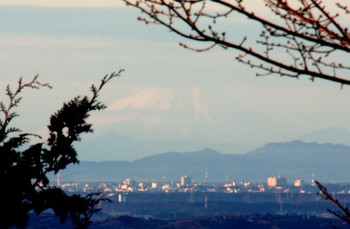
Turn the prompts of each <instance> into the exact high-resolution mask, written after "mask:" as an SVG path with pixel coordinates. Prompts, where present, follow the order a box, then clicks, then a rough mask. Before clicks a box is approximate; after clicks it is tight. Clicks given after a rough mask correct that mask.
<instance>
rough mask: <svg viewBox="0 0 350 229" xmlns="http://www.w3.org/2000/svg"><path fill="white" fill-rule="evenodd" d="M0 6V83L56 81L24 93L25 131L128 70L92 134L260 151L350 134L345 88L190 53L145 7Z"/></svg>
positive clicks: (227, 56)
mask: <svg viewBox="0 0 350 229" xmlns="http://www.w3.org/2000/svg"><path fill="white" fill-rule="evenodd" d="M0 11H1V13H0V20H1V23H0V34H1V36H0V39H1V43H0V49H1V50H2V52H1V53H0V59H1V62H2V65H1V67H0V68H1V74H2V77H1V78H0V86H1V88H2V89H4V88H5V86H6V85H7V84H11V85H15V84H16V82H17V80H18V78H19V77H21V76H23V78H24V79H25V80H29V79H31V77H32V76H33V75H36V74H39V75H40V80H41V81H42V82H49V83H50V84H51V85H52V86H53V89H52V90H49V89H46V88H44V89H41V90H39V91H26V92H25V97H24V100H23V104H22V106H21V107H20V108H19V109H18V111H19V114H20V115H21V116H20V117H19V118H18V120H16V123H18V125H19V126H21V128H22V130H23V131H25V132H35V133H39V134H42V135H44V136H45V133H46V131H45V128H46V125H47V124H48V120H49V115H50V114H52V113H53V112H55V111H56V110H57V109H58V108H60V106H61V105H62V103H63V102H64V101H67V100H68V99H70V98H72V97H73V96H76V95H85V94H88V93H89V86H90V85H91V84H92V83H95V82H98V81H99V80H100V78H101V77H102V76H104V75H105V74H108V73H110V72H113V71H118V70H119V69H125V70H126V71H125V72H124V73H123V75H122V77H121V78H118V79H117V80H115V81H113V83H111V84H110V85H108V87H107V88H106V90H105V91H103V93H102V94H101V100H102V101H104V102H105V103H106V104H107V105H108V108H107V109H106V110H104V111H101V112H99V113H94V114H93V116H92V117H91V121H92V122H93V123H94V124H95V128H94V129H95V130H96V131H95V133H94V134H93V135H90V136H86V138H85V139H86V140H93V139H97V138H100V137H103V136H105V135H106V134H109V133H113V134H117V135H124V136H128V137H131V138H135V139H143V140H188V141H196V142H209V143H210V142H212V143H217V142H225V143H230V144H234V145H244V146H247V148H250V149H253V148H255V147H257V146H261V145H263V144H265V143H269V142H279V141H288V140H294V139H298V138H300V137H302V136H304V135H308V134H310V133H312V132H315V131H319V130H322V129H327V128H330V127H335V128H342V129H344V130H347V131H349V130H350V122H349V121H348V120H349V117H350V110H349V109H348V107H349V105H350V101H349V99H348V98H349V96H350V89H349V88H348V87H344V88H343V89H340V85H337V84H334V83H329V82H324V81H322V80H316V81H315V82H311V81H309V80H308V79H299V80H295V79H290V78H280V77H271V76H269V77H255V71H254V69H250V68H249V67H247V66H244V65H241V64H239V63H237V62H235V60H234V58H235V56H236V55H237V54H238V52H234V51H227V50H223V49H219V48H216V49H214V50H211V51H210V52H204V53H196V52H193V51H189V50H186V49H183V48H182V47H180V46H179V45H178V43H179V41H184V40H183V39H181V38H179V37H177V36H174V34H172V33H170V32H169V31H168V30H167V29H164V28H161V27H157V26H146V25H144V24H142V23H140V22H138V21H137V20H136V18H137V16H138V12H137V11H136V10H134V9H128V8H126V7H125V6H124V5H123V4H122V3H121V2H119V1H118V2H117V1H60V3H59V4H58V3H57V1H34V0H33V1H24V0H22V1H20V0H18V1H0ZM232 25H233V26H234V27H235V28H238V30H237V31H238V32H240V33H242V34H241V36H243V35H244V34H246V33H251V34H254V33H255V32H256V33H258V32H259V31H255V27H254V24H250V23H246V22H244V23H243V22H241V21H239V20H234V21H232ZM237 35H240V34H237ZM346 58H349V57H346ZM349 61H350V60H348V61H347V62H349ZM344 62H346V60H344ZM3 91H4V90H1V93H2V94H1V96H3ZM83 140H84V139H83ZM242 153H243V152H242ZM80 158H82V159H84V153H83V152H81V154H80ZM98 158H99V155H96V157H92V158H89V159H91V160H98ZM107 159H108V158H107Z"/></svg>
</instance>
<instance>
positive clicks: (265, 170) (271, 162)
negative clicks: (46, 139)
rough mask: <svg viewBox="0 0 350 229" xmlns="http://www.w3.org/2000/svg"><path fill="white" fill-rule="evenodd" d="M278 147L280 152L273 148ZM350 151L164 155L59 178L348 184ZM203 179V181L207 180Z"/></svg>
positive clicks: (97, 165) (87, 167) (85, 166)
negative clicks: (284, 180) (278, 178)
mask: <svg viewBox="0 0 350 229" xmlns="http://www.w3.org/2000/svg"><path fill="white" fill-rule="evenodd" d="M276 146H278V147H276ZM349 165H350V147H348V146H344V145H341V144H319V143H305V142H302V141H291V142H284V143H272V144H266V145H264V146H263V147H260V148H258V149H256V150H254V151H250V152H249V153H246V154H242V155H232V154H231V155H230V154H222V153H219V152H217V151H215V150H212V149H203V150H200V151H192V152H187V153H184V152H167V153H162V154H159V155H153V156H148V157H144V158H141V159H138V160H134V161H131V162H128V161H105V162H89V161H81V163H80V165H79V166H71V167H69V168H67V170H65V171H63V172H62V178H63V179H66V180H74V179H76V180H80V181H83V180H85V181H102V180H104V181H107V180H110V181H116V180H123V179H125V178H132V179H135V180H158V181H161V180H164V181H165V180H178V179H179V177H180V176H183V175H188V176H191V177H192V178H193V180H196V181H205V180H206V181H213V182H218V181H225V180H226V181H227V180H237V181H239V180H247V179H248V180H251V181H264V180H266V178H267V177H269V176H277V175H281V176H284V177H286V178H287V179H304V180H308V179H311V174H313V173H315V174H316V176H317V177H318V178H319V179H320V180H326V181H349V178H348V176H347V174H348V171H349ZM206 176H207V177H206Z"/></svg>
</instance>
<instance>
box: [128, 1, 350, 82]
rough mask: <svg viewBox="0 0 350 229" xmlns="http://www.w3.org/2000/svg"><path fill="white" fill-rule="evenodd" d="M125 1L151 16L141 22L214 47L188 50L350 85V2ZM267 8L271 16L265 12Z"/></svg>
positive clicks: (263, 71) (263, 70) (261, 72)
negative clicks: (245, 27)
mask: <svg viewBox="0 0 350 229" xmlns="http://www.w3.org/2000/svg"><path fill="white" fill-rule="evenodd" d="M123 1H124V2H125V3H126V4H127V5H129V6H133V7H136V8H138V9H140V10H141V12H142V13H143V14H144V15H146V17H144V16H142V17H139V18H138V19H139V20H141V21H143V22H145V23H147V24H148V23H150V24H160V25H163V26H165V27H167V28H169V29H170V30H171V31H172V32H175V33H176V34H178V35H180V36H182V37H185V38H188V39H190V40H193V41H196V42H202V43H208V45H207V46H205V47H204V48H194V47H193V46H189V45H187V44H184V43H180V45H182V46H183V47H185V48H189V49H192V50H195V51H206V50H210V49H212V48H213V47H215V46H219V47H222V48H224V49H235V50H238V51H240V52H241V54H239V55H237V57H236V59H237V60H238V61H239V62H241V63H244V64H247V65H249V66H251V67H252V68H256V69H258V73H257V75H258V76H266V75H279V76H289V77H294V78H299V77H300V76H307V77H310V79H311V80H314V79H315V78H321V79H325V80H329V81H332V82H337V83H340V84H341V85H349V84H350V74H349V73H350V65H349V63H346V61H344V58H342V57H343V56H346V57H347V58H349V53H350V33H349V28H348V26H349V23H348V22H349V21H350V10H349V8H348V6H347V5H348V4H349V2H348V1H341V0H339V1H332V0H328V1H322V0H260V1H258V0H254V1H247V0H123ZM341 2H345V3H343V4H342V3H341ZM262 3H264V4H262ZM258 7H262V8H261V9H259V8H258ZM264 7H265V8H264ZM266 9H267V10H269V11H270V13H266V11H265V13H262V12H264V10H266ZM333 11H334V12H333ZM238 16H243V17H239V18H243V19H242V20H244V18H246V20H247V22H255V23H256V25H257V26H259V27H260V31H261V32H260V36H257V37H256V38H253V37H252V36H253V35H249V36H244V37H242V36H240V35H239V34H240V33H241V32H240V31H237V27H236V30H235V28H234V27H233V20H235V19H236V18H237V17H238ZM230 23H231V24H230ZM230 25H231V26H230Z"/></svg>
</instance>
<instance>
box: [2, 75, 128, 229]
mask: <svg viewBox="0 0 350 229" xmlns="http://www.w3.org/2000/svg"><path fill="white" fill-rule="evenodd" d="M122 71H123V70H120V71H119V72H117V73H115V72H114V73H111V74H110V75H106V76H105V77H104V78H103V79H102V80H101V82H100V84H99V85H98V86H95V85H92V86H91V92H92V96H91V97H88V96H84V97H81V96H77V97H75V98H73V99H72V100H70V101H69V102H67V103H64V104H63V107H62V108H61V109H59V110H58V111H57V112H56V113H54V114H53V115H52V116H51V119H50V124H49V126H48V129H49V138H48V139H47V140H46V141H42V142H40V143H31V138H32V137H35V138H40V139H41V137H40V136H38V135H35V134H31V133H25V132H22V130H21V129H19V128H17V127H14V126H11V124H12V123H11V122H12V121H13V119H14V118H16V117H17V116H18V114H17V113H16V111H15V108H16V107H18V105H19V104H20V102H21V100H22V97H21V92H22V91H23V90H25V89H27V88H32V89H39V88H42V87H49V88H50V87H51V86H50V85H49V84H42V83H40V82H39V81H38V76H35V77H34V78H33V79H32V80H31V81H30V82H27V83H23V81H22V79H20V80H19V82H18V85H17V88H16V89H15V90H12V89H11V88H10V86H9V85H8V86H7V87H6V95H7V98H8V101H7V102H5V101H1V102H0V114H1V115H2V117H1V119H0V181H1V183H2V185H1V195H0V198H1V199H0V203H1V205H0V208H1V214H0V217H1V218H0V228H8V227H11V226H16V227H21V228H24V227H26V225H27V223H28V220H29V212H31V211H34V212H36V213H37V214H40V213H42V212H43V211H45V210H47V209H52V210H53V211H54V213H55V214H56V215H57V216H58V217H59V218H60V220H61V222H65V221H66V219H67V217H68V216H70V218H71V220H72V223H73V224H74V225H75V227H76V228H86V227H87V226H88V225H89V224H90V223H91V220H90V219H91V217H92V215H93V214H94V213H96V212H98V211H99V210H100V209H99V208H98V207H97V204H98V203H99V202H100V201H106V200H108V199H106V198H105V197H104V196H101V195H100V194H99V193H90V194H88V195H87V196H80V195H77V194H74V195H71V196H70V195H67V194H66V193H65V192H64V191H63V190H62V189H60V188H59V187H55V186H52V185H51V184H49V179H48V177H47V176H48V174H49V173H52V172H53V173H55V174H57V173H58V172H59V171H60V170H62V169H65V168H66V167H67V165H69V164H75V163H79V160H78V158H77V152H76V151H75V149H74V147H73V143H74V142H76V141H80V140H81V134H83V133H91V132H92V131H93V130H92V125H91V124H89V123H87V122H86V120H87V118H88V117H89V115H90V113H91V112H92V111H96V110H101V109H104V108H105V105H104V104H103V103H101V102H100V101H99V100H98V96H99V93H100V91H101V90H102V88H103V87H104V86H105V84H106V83H108V82H109V81H110V80H111V79H112V78H115V77H118V76H120V75H121V73H122Z"/></svg>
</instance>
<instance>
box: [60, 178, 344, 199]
mask: <svg viewBox="0 0 350 229" xmlns="http://www.w3.org/2000/svg"><path fill="white" fill-rule="evenodd" d="M56 185H57V186H60V187H61V188H63V189H64V190H65V191H69V192H104V193H111V194H113V193H123V192H220V193H240V192H251V193H264V192H270V193H271V192H281V193H282V192H283V193H288V192H293V193H315V190H316V189H317V187H315V182H314V179H313V180H312V181H311V182H308V183H306V182H304V181H302V180H295V181H294V182H292V183H288V182H287V179H286V178H284V177H281V176H273V177H268V178H267V180H266V182H260V183H256V182H250V181H245V180H242V181H240V182H237V181H232V182H226V183H209V182H193V181H192V179H191V177H190V176H187V175H186V176H181V177H180V179H179V180H178V181H171V182H164V181H162V182H159V181H142V182H138V181H135V180H133V179H131V178H127V179H125V180H124V181H122V182H86V183H82V182H67V183H61V181H60V179H59V177H58V179H57V184H56ZM338 189H339V190H337V192H342V193H350V189H349V190H346V189H344V186H340V187H338Z"/></svg>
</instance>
